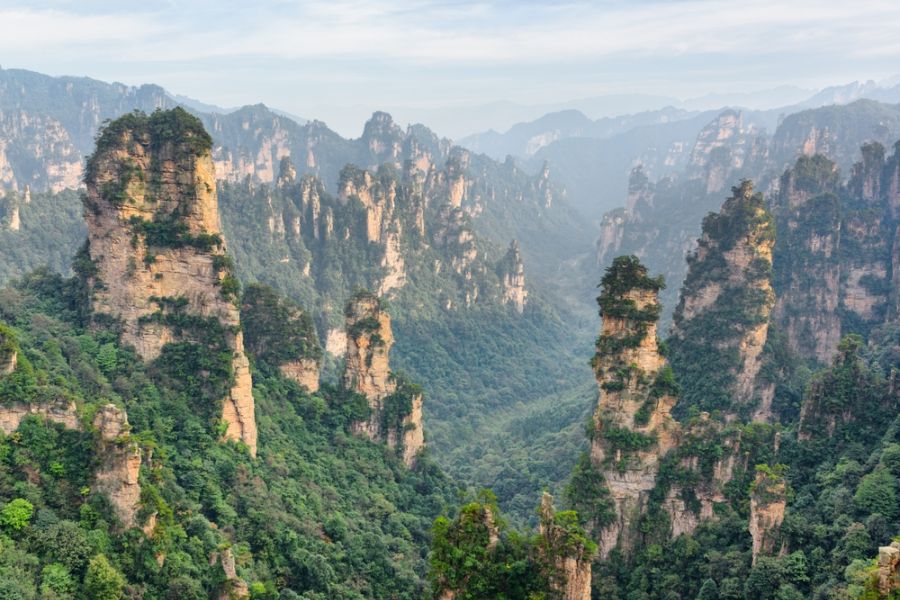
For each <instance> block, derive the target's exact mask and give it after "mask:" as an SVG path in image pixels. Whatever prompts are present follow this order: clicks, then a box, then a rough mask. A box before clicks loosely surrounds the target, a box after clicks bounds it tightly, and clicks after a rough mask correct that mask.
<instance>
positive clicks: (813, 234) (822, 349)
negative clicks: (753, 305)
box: [773, 156, 841, 362]
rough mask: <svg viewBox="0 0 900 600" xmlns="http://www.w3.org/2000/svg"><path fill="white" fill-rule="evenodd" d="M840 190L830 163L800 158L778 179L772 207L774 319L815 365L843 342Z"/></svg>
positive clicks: (790, 342) (795, 345) (794, 345)
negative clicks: (775, 224)
mask: <svg viewBox="0 0 900 600" xmlns="http://www.w3.org/2000/svg"><path fill="white" fill-rule="evenodd" d="M838 185H839V182H838V175H837V167H836V166H835V165H834V163H832V162H831V161H829V160H827V159H826V158H824V157H822V156H816V157H812V158H801V159H800V160H798V161H797V165H796V166H795V168H794V169H792V170H789V171H787V172H785V174H784V176H783V177H782V178H781V189H780V192H779V196H778V198H777V200H776V202H775V206H774V207H773V211H774V212H775V214H776V217H777V221H778V231H779V232H780V234H779V239H778V243H777V246H776V263H777V265H778V267H779V268H778V269H777V270H776V272H777V273H778V274H779V275H778V279H777V281H776V290H777V296H778V299H777V302H776V306H775V312H774V317H775V318H776V319H777V320H778V321H779V323H780V324H781V326H782V328H783V329H784V331H785V333H786V334H787V337H788V343H789V345H790V346H791V348H792V349H793V350H794V351H795V352H797V353H798V354H800V355H801V356H813V357H815V358H816V360H818V361H819V362H827V361H828V358H829V357H830V356H831V354H832V352H833V351H834V348H836V347H837V343H838V341H839V340H840V337H841V322H840V317H839V315H838V314H837V309H838V304H839V300H840V296H839V294H840V277H841V275H840V265H839V262H838V260H837V259H838V251H839V247H840V233H841V219H840V206H839V202H838V198H837V196H836V195H835V192H837V191H838Z"/></svg>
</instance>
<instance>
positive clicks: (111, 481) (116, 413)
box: [93, 404, 141, 528]
mask: <svg viewBox="0 0 900 600" xmlns="http://www.w3.org/2000/svg"><path fill="white" fill-rule="evenodd" d="M93 425H94V428H95V429H96V430H97V432H98V435H99V439H98V440H97V444H96V445H97V454H98V456H99V457H100V466H99V467H98V469H97V471H96V472H95V473H94V480H95V483H94V486H95V488H96V489H97V491H99V492H101V493H103V494H105V495H106V497H107V498H109V501H110V503H111V504H112V506H113V509H114V510H115V513H116V516H117V517H119V520H120V521H121V522H122V525H123V526H124V527H125V528H130V527H133V526H134V525H136V524H137V523H136V522H135V517H136V515H137V511H138V508H139V504H140V500H141V486H140V483H139V482H138V475H139V474H140V470H141V449H140V447H139V446H138V444H137V443H136V442H134V441H132V440H131V438H130V436H129V432H130V430H131V428H130V426H129V425H128V416H127V415H126V414H125V411H124V410H122V409H120V408H118V407H116V406H115V405H114V404H107V405H106V406H104V407H102V408H101V409H100V410H99V411H98V412H97V415H96V416H95V417H94V423H93Z"/></svg>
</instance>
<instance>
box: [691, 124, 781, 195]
mask: <svg viewBox="0 0 900 600" xmlns="http://www.w3.org/2000/svg"><path fill="white" fill-rule="evenodd" d="M765 145H766V140H765V138H764V137H763V136H762V135H761V132H760V131H759V130H758V129H756V128H755V127H754V126H752V125H749V126H746V127H745V125H744V119H743V115H742V114H741V113H740V112H739V111H734V110H726V111H723V112H722V113H721V114H720V115H719V116H718V117H717V118H716V119H715V120H714V121H713V122H711V123H710V124H708V125H707V126H706V127H704V128H703V130H701V131H700V133H699V134H698V136H697V140H696V142H695V143H694V148H693V150H692V152H691V158H690V162H689V170H690V171H693V172H694V173H696V174H697V175H699V176H700V177H702V179H703V180H704V181H705V188H706V193H707V194H714V193H718V192H721V191H722V190H723V189H725V185H726V183H727V182H728V179H729V178H730V176H731V174H732V173H733V172H734V171H736V170H739V169H742V168H743V167H744V166H745V162H757V163H758V162H761V161H762V160H763V159H764V158H765V155H766V147H765Z"/></svg>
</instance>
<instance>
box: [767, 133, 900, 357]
mask: <svg viewBox="0 0 900 600" xmlns="http://www.w3.org/2000/svg"><path fill="white" fill-rule="evenodd" d="M898 168H900V153H898V152H897V149H896V148H895V152H894V154H893V155H892V156H890V157H889V158H885V152H884V148H883V147H882V146H881V145H880V144H877V143H870V144H866V145H864V146H863V147H862V160H861V161H860V162H858V163H857V164H856V165H855V166H854V168H853V172H852V176H851V177H850V179H849V180H848V181H847V183H846V185H841V183H840V179H839V176H838V173H837V167H836V165H835V164H834V163H833V162H831V161H830V160H828V159H827V158H824V157H822V156H813V157H811V158H805V157H804V158H801V159H799V160H798V161H797V163H796V165H795V166H794V168H793V169H790V170H788V171H787V172H785V174H784V176H783V177H782V178H781V189H780V193H779V196H778V199H777V201H776V203H775V205H774V207H773V212H774V213H775V215H776V217H777V222H778V230H779V232H782V233H783V235H781V234H780V235H779V240H778V243H777V244H776V247H775V272H776V274H777V278H776V280H775V289H776V293H777V295H778V301H777V303H776V308H775V311H774V316H775V318H776V319H777V321H778V323H779V325H780V327H781V328H782V329H783V330H784V331H785V333H786V334H787V340H788V343H789V345H790V347H791V349H793V350H794V351H796V352H797V353H798V354H800V355H801V356H804V357H813V358H814V359H815V360H816V361H817V362H819V363H820V364H828V362H829V361H830V359H831V357H832V356H834V353H835V351H836V348H837V346H838V342H839V340H840V339H841V337H842V332H843V331H846V330H852V331H868V330H869V329H871V328H874V327H877V326H879V325H881V324H883V323H885V322H886V320H889V319H890V318H892V315H893V314H895V313H894V306H895V302H896V300H895V299H896V291H895V290H896V288H897V285H896V281H897V279H896V276H897V275H898V273H897V272H895V271H896V269H897V268H896V264H897V257H898V256H900V255H898V253H897V248H898V245H897V241H896V233H897V218H896V216H897V215H896V209H895V208H894V207H895V205H896V190H897V173H898ZM892 190H893V191H892Z"/></svg>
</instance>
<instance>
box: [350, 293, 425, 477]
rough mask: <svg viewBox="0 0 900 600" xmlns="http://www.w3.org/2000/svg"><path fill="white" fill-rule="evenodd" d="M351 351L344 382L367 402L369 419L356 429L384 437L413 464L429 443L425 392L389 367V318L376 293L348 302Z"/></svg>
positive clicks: (354, 298) (379, 438) (391, 334)
mask: <svg viewBox="0 0 900 600" xmlns="http://www.w3.org/2000/svg"><path fill="white" fill-rule="evenodd" d="M346 316H347V351H346V360H347V363H346V369H345V371H344V376H343V385H344V387H345V388H346V389H349V390H352V391H354V392H356V393H358V394H362V395H363V396H365V397H366V399H367V400H368V402H369V409H370V414H369V418H368V420H366V421H362V422H358V423H355V424H354V425H353V431H354V432H355V433H358V434H361V435H365V436H368V437H369V438H371V439H373V440H378V441H385V442H386V443H387V444H388V445H389V446H391V447H392V448H397V449H398V450H399V451H400V455H401V458H402V459H403V461H404V462H405V463H406V464H407V466H412V465H413V464H414V463H415V458H416V455H417V454H418V453H419V451H420V450H421V449H422V448H423V447H424V445H425V438H424V432H423V429H422V392H421V389H419V388H418V386H414V385H412V384H409V383H407V382H405V381H398V378H397V377H396V376H395V375H394V374H393V373H392V372H391V370H390V365H389V358H390V357H389V355H390V351H391V346H393V345H394V334H393V332H392V330H391V318H390V316H389V315H388V314H387V313H386V312H385V311H384V310H383V309H382V306H381V301H380V300H379V299H378V297H377V296H374V295H372V294H369V293H359V294H357V295H356V296H354V297H353V299H352V300H351V301H350V302H349V303H348V304H347V310H346Z"/></svg>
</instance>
